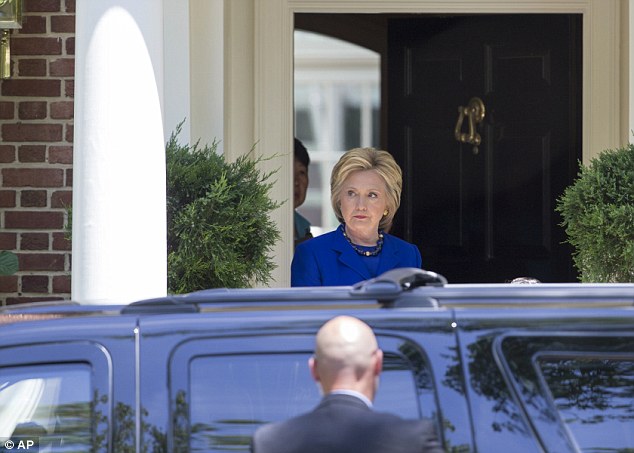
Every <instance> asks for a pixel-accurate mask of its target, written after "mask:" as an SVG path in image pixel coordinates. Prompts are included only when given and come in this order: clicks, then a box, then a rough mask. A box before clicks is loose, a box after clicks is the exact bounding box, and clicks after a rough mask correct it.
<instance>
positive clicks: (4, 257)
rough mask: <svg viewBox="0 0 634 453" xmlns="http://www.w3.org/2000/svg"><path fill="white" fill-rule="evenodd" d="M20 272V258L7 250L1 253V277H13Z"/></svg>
mask: <svg viewBox="0 0 634 453" xmlns="http://www.w3.org/2000/svg"><path fill="white" fill-rule="evenodd" d="M17 271H18V257H17V256H16V255H15V254H14V253H12V252H7V251H5V250H3V251H0V275H13V274H15V273H16V272H17Z"/></svg>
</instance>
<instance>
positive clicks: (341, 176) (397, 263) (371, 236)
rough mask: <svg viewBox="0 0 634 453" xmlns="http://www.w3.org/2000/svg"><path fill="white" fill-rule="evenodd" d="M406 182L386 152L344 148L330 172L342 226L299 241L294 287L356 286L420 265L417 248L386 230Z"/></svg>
mask: <svg viewBox="0 0 634 453" xmlns="http://www.w3.org/2000/svg"><path fill="white" fill-rule="evenodd" d="M402 187H403V177H402V173H401V169H400V167H399V166H398V164H397V163H396V161H395V160H394V158H393V157H392V155H391V154H389V153H388V152H387V151H380V150H376V149H374V148H355V149H352V150H350V151H348V152H347V153H345V154H344V155H343V156H342V157H341V159H339V162H337V164H336V165H335V167H334V168H333V170H332V175H331V177H330V200H331V203H332V207H333V209H334V211H335V215H336V216H337V219H338V220H339V222H340V223H341V225H339V227H338V228H337V229H336V230H335V231H331V232H330V233H326V234H323V235H321V236H318V237H316V238H313V239H310V240H308V241H306V242H303V243H301V244H299V245H298V246H297V248H296V249H295V256H294V257H293V262H292V264H291V286H340V285H352V284H354V283H357V282H359V281H361V280H367V279H369V278H372V277H376V276H377V275H379V274H382V273H383V272H385V271H388V270H390V269H395V268H398V267H417V268H420V267H421V257H420V252H419V251H418V248H417V247H416V246H415V245H413V244H410V243H409V242H406V241H403V240H402V239H399V238H397V237H395V236H391V235H389V234H387V233H386V232H385V230H386V229H387V228H388V227H389V226H390V225H391V223H392V220H393V218H394V214H395V213H396V210H397V209H398V207H399V205H400V203H401V191H402Z"/></svg>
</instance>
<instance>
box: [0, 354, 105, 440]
mask: <svg viewBox="0 0 634 453" xmlns="http://www.w3.org/2000/svg"><path fill="white" fill-rule="evenodd" d="M90 376H91V368H90V366H89V365H87V364H82V363H73V364H65V365H38V366H23V367H4V368H0V438H4V439H6V438H11V437H14V438H15V437H18V436H25V437H35V438H38V439H39V442H40V444H39V446H40V451H53V452H56V451H60V452H61V451H90V449H91V447H92V438H93V433H92V425H93V419H92V413H91V390H90V389H91V382H90Z"/></svg>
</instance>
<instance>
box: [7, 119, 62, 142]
mask: <svg viewBox="0 0 634 453" xmlns="http://www.w3.org/2000/svg"><path fill="white" fill-rule="evenodd" d="M62 132H63V127H62V125H61V124H24V123H17V124H3V125H2V138H3V140H4V141H7V142H59V141H61V140H62Z"/></svg>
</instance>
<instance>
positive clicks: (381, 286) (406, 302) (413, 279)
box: [350, 267, 447, 308]
mask: <svg viewBox="0 0 634 453" xmlns="http://www.w3.org/2000/svg"><path fill="white" fill-rule="evenodd" d="M445 285H447V279H446V278H445V277H444V276H442V275H440V274H437V273H436V272H432V271H427V270H424V269H418V268H415V267H403V268H398V269H392V270H390V271H387V272H384V273H383V274H381V275H379V276H377V277H375V278H372V279H370V280H365V281H362V282H359V283H357V284H355V285H354V286H353V287H352V289H351V290H350V294H351V295H355V296H361V295H362V296H365V297H366V298H376V299H377V300H378V302H379V304H381V305H382V306H383V307H386V308H387V307H390V308H393V307H405V306H407V307H414V306H415V307H437V306H438V302H437V301H436V299H434V298H432V297H417V298H415V299H414V298H409V297H403V296H406V294H404V293H406V292H408V291H411V290H413V289H414V288H419V287H421V286H433V287H442V286H445Z"/></svg>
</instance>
